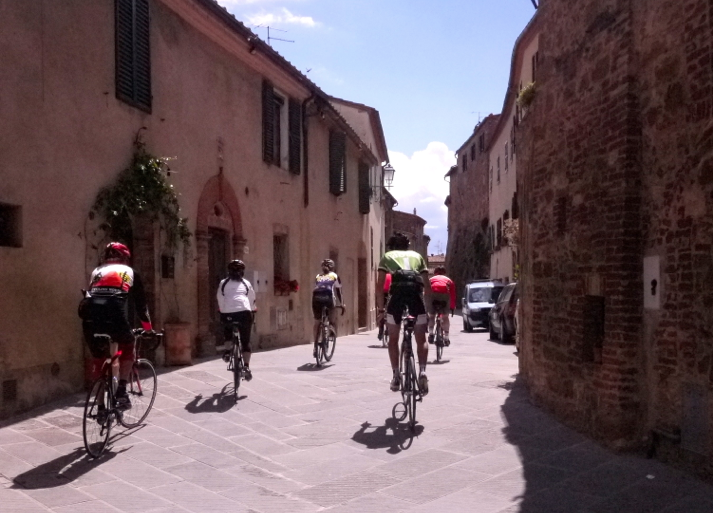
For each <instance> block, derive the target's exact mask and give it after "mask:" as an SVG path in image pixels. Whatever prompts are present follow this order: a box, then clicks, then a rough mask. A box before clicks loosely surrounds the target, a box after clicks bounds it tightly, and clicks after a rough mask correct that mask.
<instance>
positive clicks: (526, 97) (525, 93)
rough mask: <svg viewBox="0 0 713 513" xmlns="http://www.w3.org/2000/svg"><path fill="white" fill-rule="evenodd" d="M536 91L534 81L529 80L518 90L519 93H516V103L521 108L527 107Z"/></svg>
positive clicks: (533, 98)
mask: <svg viewBox="0 0 713 513" xmlns="http://www.w3.org/2000/svg"><path fill="white" fill-rule="evenodd" d="M536 93H537V87H536V86H535V83H534V82H530V83H529V84H527V85H526V86H525V87H523V88H522V89H521V90H520V94H518V95H517V104H518V105H519V106H520V107H521V108H523V109H526V108H528V107H529V106H530V105H531V104H532V102H533V101H534V100H535V95H536Z"/></svg>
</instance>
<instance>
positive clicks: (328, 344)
mask: <svg viewBox="0 0 713 513" xmlns="http://www.w3.org/2000/svg"><path fill="white" fill-rule="evenodd" d="M323 344H324V359H325V360H327V361H330V360H331V359H332V356H333V355H334V346H336V345H337V334H336V333H334V330H333V329H329V330H328V331H327V337H326V339H324V341H323Z"/></svg>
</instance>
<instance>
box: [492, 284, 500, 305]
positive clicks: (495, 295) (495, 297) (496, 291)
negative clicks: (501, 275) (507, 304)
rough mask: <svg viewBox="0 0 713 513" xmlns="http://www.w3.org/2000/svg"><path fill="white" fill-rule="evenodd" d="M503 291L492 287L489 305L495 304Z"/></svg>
mask: <svg viewBox="0 0 713 513" xmlns="http://www.w3.org/2000/svg"><path fill="white" fill-rule="evenodd" d="M502 291H503V287H493V293H492V294H493V295H492V296H491V298H492V299H491V301H490V302H491V303H496V302H497V301H498V298H499V297H500V293H501V292H502Z"/></svg>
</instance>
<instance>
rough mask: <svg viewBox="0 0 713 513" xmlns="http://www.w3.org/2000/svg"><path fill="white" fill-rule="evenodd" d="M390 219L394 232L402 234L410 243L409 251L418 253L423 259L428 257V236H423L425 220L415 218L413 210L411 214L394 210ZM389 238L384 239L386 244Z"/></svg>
mask: <svg viewBox="0 0 713 513" xmlns="http://www.w3.org/2000/svg"><path fill="white" fill-rule="evenodd" d="M392 219H393V229H394V231H395V232H401V233H403V234H404V235H406V236H407V237H408V238H409V240H410V241H411V246H410V247H409V249H412V250H414V251H416V252H417V253H420V254H421V255H422V256H423V258H426V256H427V255H428V242H429V240H430V238H429V237H428V235H424V233H423V228H424V227H425V226H426V220H425V219H423V218H422V217H419V216H417V215H416V212H415V209H414V213H413V214H409V213H408V212H401V211H399V210H394V211H393V217H392ZM390 236H391V234H389V237H390ZM389 237H387V238H386V239H387V242H388V238H389Z"/></svg>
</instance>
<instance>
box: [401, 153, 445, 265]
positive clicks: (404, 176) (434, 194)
mask: <svg viewBox="0 0 713 513" xmlns="http://www.w3.org/2000/svg"><path fill="white" fill-rule="evenodd" d="M389 160H390V162H391V165H392V166H394V169H395V170H396V174H395V175H394V186H393V187H392V188H391V194H393V196H394V197H395V198H396V200H397V201H398V202H399V204H398V206H397V207H396V210H400V211H402V212H409V213H413V211H414V209H415V210H416V215H418V216H419V217H422V218H423V219H425V220H426V233H427V234H428V235H429V236H430V237H431V243H430V245H429V247H428V252H429V253H431V254H433V253H437V252H439V251H440V252H445V250H446V244H447V242H448V232H447V228H446V227H447V226H448V208H447V207H446V206H445V205H444V204H443V203H444V201H445V200H446V196H448V193H449V185H448V182H446V181H445V180H444V175H445V174H446V173H447V172H448V170H449V169H450V168H451V166H453V165H455V163H456V159H455V153H454V152H453V151H451V150H449V149H448V147H447V146H446V145H445V144H444V143H441V142H431V143H429V144H428V146H427V147H426V149H425V150H420V151H417V152H415V153H414V154H413V155H412V156H411V157H408V156H407V155H405V154H403V153H400V152H396V151H390V152H389Z"/></svg>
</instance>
